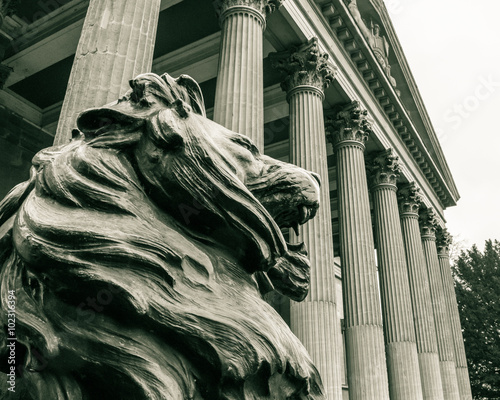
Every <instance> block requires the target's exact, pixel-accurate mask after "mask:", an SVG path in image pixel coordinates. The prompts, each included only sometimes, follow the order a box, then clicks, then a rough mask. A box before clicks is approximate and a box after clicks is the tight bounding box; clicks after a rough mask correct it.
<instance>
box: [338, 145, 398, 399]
mask: <svg viewBox="0 0 500 400" xmlns="http://www.w3.org/2000/svg"><path fill="white" fill-rule="evenodd" d="M363 151H364V145H363V144H362V143H360V142H359V141H356V140H344V141H341V142H340V143H339V144H337V146H336V155H337V175H338V184H337V186H338V199H339V224H340V249H341V258H342V286H343V292H344V293H343V294H344V315H345V322H346V324H345V326H346V331H345V337H346V356H347V369H348V384H349V398H350V399H351V400H366V399H370V400H378V399H388V398H389V388H388V379H387V369H386V359H385V351H384V334H383V330H382V314H381V311H380V296H379V289H378V283H377V272H376V269H375V258H374V243H373V233H372V223H371V217H370V204H369V200H368V187H367V181H366V172H365V162H364V155H363Z"/></svg>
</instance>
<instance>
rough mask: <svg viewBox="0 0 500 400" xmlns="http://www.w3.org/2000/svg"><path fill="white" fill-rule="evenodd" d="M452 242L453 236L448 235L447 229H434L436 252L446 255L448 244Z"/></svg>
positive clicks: (448, 249) (448, 248)
mask: <svg viewBox="0 0 500 400" xmlns="http://www.w3.org/2000/svg"><path fill="white" fill-rule="evenodd" d="M452 242H453V236H451V235H450V233H449V232H448V229H446V228H438V229H437V231H436V247H437V251H438V254H439V255H441V256H448V254H449V251H450V245H451V243H452Z"/></svg>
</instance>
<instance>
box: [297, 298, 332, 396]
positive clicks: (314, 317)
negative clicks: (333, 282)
mask: <svg viewBox="0 0 500 400" xmlns="http://www.w3.org/2000/svg"><path fill="white" fill-rule="evenodd" d="M290 303H291V307H290V325H291V326H292V327H293V332H294V333H295V335H296V336H297V337H298V338H299V339H300V341H301V342H302V344H303V345H304V347H305V348H306V349H307V351H308V352H309V355H310V356H311V359H312V360H313V362H314V365H315V366H316V368H317V369H318V371H319V372H320V375H321V379H322V381H323V386H324V389H325V394H326V398H327V399H332V400H334V399H337V398H338V395H339V394H340V392H341V387H340V386H338V387H336V385H335V383H336V382H339V377H340V372H338V369H339V368H340V365H337V364H338V361H337V360H340V359H341V357H337V356H336V355H337V352H340V349H339V348H337V343H336V342H335V337H336V335H335V332H338V331H339V330H340V321H339V320H338V317H337V308H336V305H335V303H332V302H327V301H307V300H306V301H304V302H302V303H297V302H294V301H292V302H290ZM339 334H340V332H339ZM336 375H338V376H336ZM339 385H340V382H339Z"/></svg>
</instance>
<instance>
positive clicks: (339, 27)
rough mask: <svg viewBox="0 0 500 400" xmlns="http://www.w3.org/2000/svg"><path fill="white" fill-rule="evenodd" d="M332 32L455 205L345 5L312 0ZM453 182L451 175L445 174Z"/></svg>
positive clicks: (446, 202) (438, 189) (446, 201)
mask: <svg viewBox="0 0 500 400" xmlns="http://www.w3.org/2000/svg"><path fill="white" fill-rule="evenodd" d="M315 3H316V5H317V6H318V8H319V12H320V13H321V14H322V15H323V17H324V19H325V20H326V23H327V25H328V26H329V27H330V28H331V30H332V32H333V35H334V36H336V37H337V39H338V40H339V41H340V42H341V43H342V44H343V46H344V49H345V50H346V51H347V52H348V53H349V54H350V57H351V60H352V61H353V63H354V65H355V66H356V67H357V69H358V71H359V73H360V75H361V76H362V77H363V78H364V80H365V82H366V84H367V86H368V87H369V88H370V90H371V92H372V94H373V95H374V97H375V98H376V99H377V100H378V102H379V104H380V106H381V108H382V109H383V111H384V112H385V114H386V116H387V118H388V119H389V120H390V121H391V123H392V125H393V126H394V128H395V129H396V130H397V132H398V134H399V136H400V138H401V140H402V142H403V143H404V144H405V146H406V147H407V149H408V151H409V153H410V154H411V155H412V157H413V158H414V160H415V162H416V163H417V165H418V166H419V168H420V170H421V171H422V173H423V174H424V176H425V177H426V179H427V181H428V182H429V184H430V185H431V187H432V189H433V190H434V192H435V193H436V195H437V197H438V198H439V200H440V202H441V204H442V205H443V206H444V207H445V208H446V207H448V206H453V205H456V201H457V200H458V198H459V196H458V193H457V192H456V191H452V190H451V189H450V187H449V186H448V184H447V180H446V179H445V178H444V176H443V174H442V173H441V172H440V168H439V167H438V166H437V164H436V160H435V159H434V158H433V157H432V156H431V154H430V153H429V150H428V149H427V147H426V146H425V144H424V143H423V141H422V138H421V137H420V135H419V133H418V131H417V130H416V128H415V125H414V124H413V122H412V120H411V118H410V116H409V114H408V112H407V111H406V108H405V107H404V105H403V103H402V102H401V99H400V98H399V96H398V95H397V93H396V91H395V90H394V87H393V86H392V83H391V82H390V80H389V78H388V77H387V74H386V73H385V72H384V70H383V69H382V67H381V66H380V64H379V62H378V61H377V58H376V56H375V54H374V52H373V51H372V49H371V48H370V46H369V45H368V43H367V42H366V40H365V38H364V37H363V35H362V33H361V31H360V30H359V28H358V26H357V24H356V22H355V20H354V18H353V17H352V15H351V13H350V11H349V10H348V8H347V6H346V5H345V4H344V3H343V2H342V1H341V0H337V1H335V3H333V2H326V3H325V2H324V1H322V0H315ZM448 180H449V181H450V182H452V186H453V185H454V183H453V179H452V178H451V175H450V177H449V178H448Z"/></svg>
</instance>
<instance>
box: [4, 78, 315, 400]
mask: <svg viewBox="0 0 500 400" xmlns="http://www.w3.org/2000/svg"><path fill="white" fill-rule="evenodd" d="M131 88H132V90H131V91H130V92H128V93H127V94H126V95H125V96H124V97H123V98H121V99H120V100H119V101H118V102H117V103H115V104H112V105H108V106H105V107H102V108H99V109H93V110H88V111H86V112H83V113H82V114H81V115H80V117H79V119H78V128H79V129H78V130H75V131H74V139H73V140H72V142H71V143H69V144H66V145H63V146H57V147H51V148H48V149H45V150H43V151H41V152H40V153H38V154H37V155H36V157H35V158H34V160H33V168H32V175H31V178H30V180H29V181H27V182H25V183H23V184H20V185H18V186H17V187H16V188H14V189H13V191H11V193H10V194H9V195H8V196H7V197H6V198H5V199H4V200H3V201H2V203H1V204H0V246H1V248H0V263H1V264H0V265H1V276H0V279H1V283H0V285H1V301H2V305H3V307H4V309H6V308H7V303H6V302H7V298H8V291H9V290H15V291H16V307H17V308H16V312H17V320H16V334H17V339H18V342H17V353H16V354H17V368H18V370H19V371H20V372H21V373H20V376H18V378H17V388H16V395H17V396H18V398H22V399H30V398H32V399H97V398H113V399H145V398H148V399H179V400H181V399H182V400H183V399H228V400H229V399H235V400H236V399H323V398H324V395H323V391H322V386H321V380H320V378H319V376H318V373H317V371H316V369H315V367H314V366H313V364H312V362H311V360H310V358H309V356H308V354H307V352H306V351H305V349H304V347H303V346H302V344H301V343H300V342H299V341H298V339H297V338H296V337H295V336H294V335H293V334H292V332H291V331H290V330H289V328H288V327H287V325H286V324H285V322H284V321H283V320H282V319H281V317H280V316H279V315H278V314H277V313H276V312H275V311H274V310H273V309H272V307H270V306H269V305H268V304H267V303H266V302H264V301H263V300H262V293H264V292H267V291H269V290H273V288H274V289H275V290H277V291H279V292H281V293H282V294H285V295H287V296H289V297H291V298H292V299H294V300H298V301H300V300H302V299H303V298H304V297H305V296H306V295H307V291H308V287H309V268H310V266H309V262H308V260H307V256H306V254H305V251H304V248H303V246H301V245H293V246H292V245H289V244H287V243H286V241H285V239H284V237H283V235H282V233H281V229H282V228H285V227H290V228H292V229H295V228H296V227H297V225H299V224H303V223H305V222H306V221H307V220H309V219H310V218H312V217H314V215H315V214H316V211H317V209H318V207H319V203H318V194H319V178H318V177H317V176H316V175H314V174H312V173H309V172H307V171H305V170H303V169H301V168H298V167H296V166H293V165H290V164H286V163H282V162H279V161H276V160H274V159H271V158H269V157H266V156H264V155H262V154H260V153H259V152H258V150H257V149H256V148H255V146H254V145H253V144H252V143H251V142H250V141H249V139H248V138H247V137H246V136H244V135H242V134H238V133H235V132H231V131H229V130H227V129H225V128H223V127H222V126H220V125H218V124H216V123H214V122H212V121H210V120H208V119H207V118H205V116H204V112H205V111H204V105H203V100H202V96H201V92H200V90H199V87H198V85H197V84H196V82H194V81H193V80H192V79H191V78H189V77H187V76H181V77H179V78H177V79H173V78H171V77H170V76H168V75H163V76H161V77H160V76H157V75H154V74H144V75H140V76H138V77H137V78H136V79H134V80H132V81H131ZM2 323H4V324H5V323H6V321H5V318H4V316H2ZM4 338H5V337H4ZM2 349H5V346H2ZM2 365H6V364H5V363H2ZM4 372H5V368H4ZM3 376H4V377H5V375H3ZM12 398H15V397H14V396H12Z"/></svg>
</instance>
